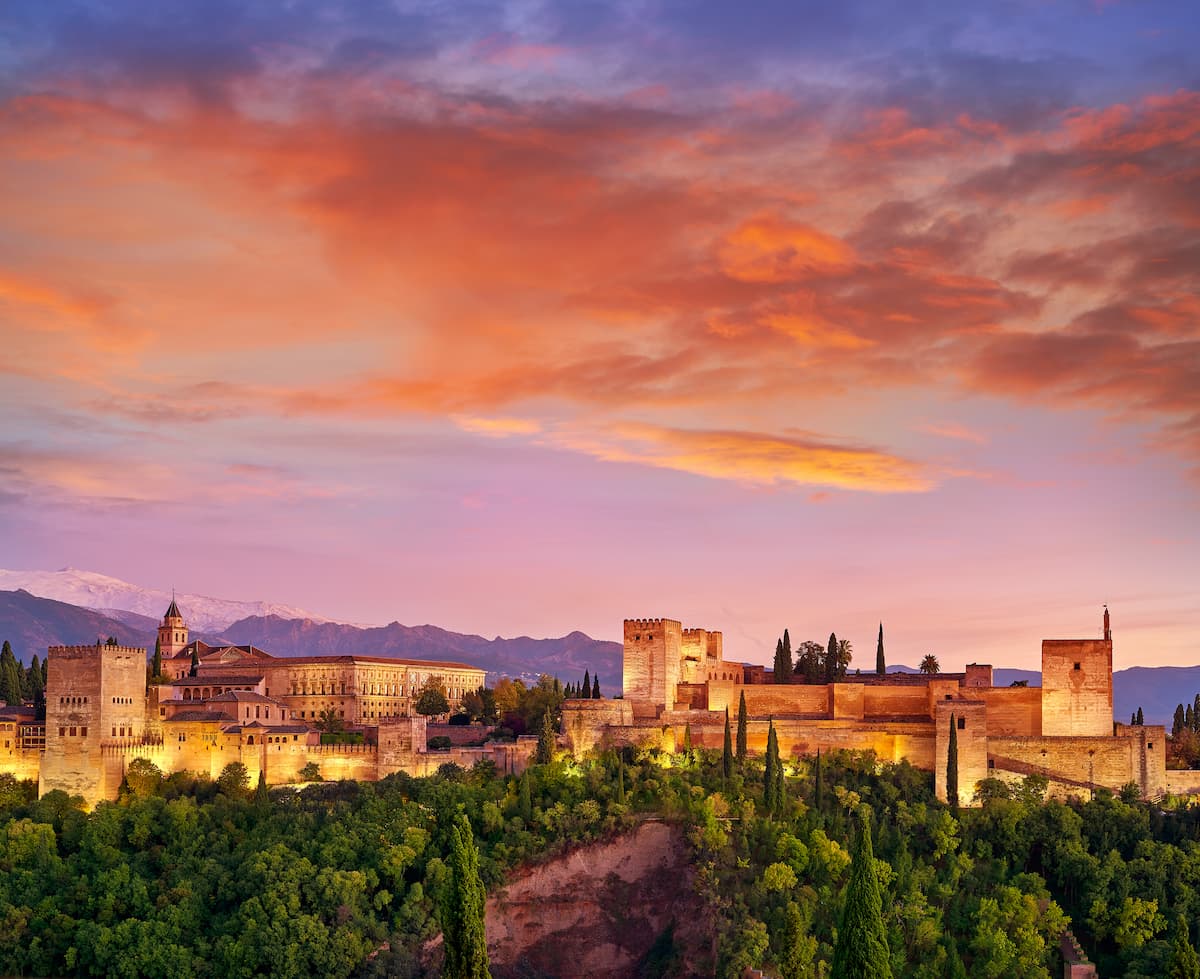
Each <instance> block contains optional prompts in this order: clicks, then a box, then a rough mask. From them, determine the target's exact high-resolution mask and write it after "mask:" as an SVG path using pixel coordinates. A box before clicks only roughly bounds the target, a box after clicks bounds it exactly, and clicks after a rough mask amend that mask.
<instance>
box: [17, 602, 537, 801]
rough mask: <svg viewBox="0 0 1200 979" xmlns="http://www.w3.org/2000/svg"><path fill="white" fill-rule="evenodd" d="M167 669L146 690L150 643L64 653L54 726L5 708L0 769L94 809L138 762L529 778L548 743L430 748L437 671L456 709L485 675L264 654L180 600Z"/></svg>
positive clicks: (55, 685) (208, 771)
mask: <svg viewBox="0 0 1200 979" xmlns="http://www.w3.org/2000/svg"><path fill="white" fill-rule="evenodd" d="M158 640H159V649H160V652H161V653H162V657H163V664H162V673H163V674H164V675H165V677H166V679H165V681H164V682H162V683H159V684H153V685H147V653H146V650H145V649H141V648H137V647H131V646H120V645H108V644H101V643H97V644H96V645H94V646H51V647H50V648H49V650H48V653H47V677H46V720H45V723H44V724H41V723H38V722H36V721H35V720H34V719H33V716H32V714H33V711H32V709H29V708H16V709H13V708H9V709H8V710H6V711H4V712H2V713H0V737H2V738H3V740H2V741H0V744H2V745H3V748H2V750H0V772H10V773H11V774H13V775H15V776H17V777H18V778H35V779H37V780H38V789H39V793H40V794H44V793H46V792H49V791H52V790H54V789H61V790H63V791H65V792H67V793H68V794H70V795H80V796H82V797H83V798H84V799H85V800H86V802H87V803H88V805H89V806H91V805H94V804H95V803H96V802H98V801H100V800H101V799H115V798H116V797H117V793H118V790H119V788H120V785H121V780H122V779H123V778H124V775H125V771H126V769H127V767H128V765H129V763H130V762H132V761H133V760H134V759H136V758H144V759H146V760H148V761H151V762H153V763H154V764H155V765H157V766H158V767H159V768H160V769H161V770H162V771H163V772H165V773H171V772H177V771H191V772H196V773H199V774H204V775H208V776H210V777H214V778H215V777H216V776H217V775H219V774H220V773H221V770H222V769H223V768H224V767H225V766H226V765H228V764H229V763H230V762H235V761H236V762H241V763H242V764H243V765H245V766H246V770H247V772H248V774H249V776H250V780H251V784H252V785H253V784H254V783H256V782H257V781H258V778H259V775H260V774H261V775H262V776H263V777H264V778H265V779H266V781H267V782H268V783H269V784H277V783H281V782H295V781H299V780H300V777H301V776H300V773H301V771H302V770H303V769H304V768H305V767H306V766H308V765H309V764H310V763H311V764H315V765H316V766H317V770H318V771H319V773H320V777H321V778H325V779H340V778H353V779H363V780H374V779H379V778H383V777H384V776H385V775H389V774H391V773H393V772H398V771H405V772H408V773H410V774H413V775H425V774H430V773H432V772H433V771H436V769H437V768H438V766H439V765H442V764H445V763H446V762H456V763H458V764H460V765H465V766H469V765H471V764H473V763H474V762H475V761H478V760H480V759H485V758H486V759H490V760H492V761H493V762H495V764H496V767H497V769H498V770H500V771H504V772H512V771H521V770H523V768H524V767H525V765H526V763H527V760H528V758H529V755H530V754H531V752H532V750H533V742H535V741H536V740H537V739H536V738H528V739H521V740H520V741H518V743H516V744H494V745H493V744H489V745H487V746H485V747H481V748H453V749H451V751H449V752H444V751H443V752H430V751H428V750H427V749H426V736H425V735H426V719H425V718H424V717H421V716H410V714H411V712H412V707H413V703H414V701H415V699H416V697H417V695H418V693H419V692H420V690H421V686H422V684H423V683H424V682H425V681H426V680H427V679H428V678H430V677H435V678H437V679H439V680H440V681H441V682H442V683H443V684H444V686H445V689H446V694H447V699H448V701H449V703H450V708H451V710H454V709H456V708H457V707H458V706H459V705H460V704H461V702H462V697H463V695H464V694H465V693H467V692H469V691H471V690H474V689H476V688H478V687H479V686H481V685H482V684H483V682H484V678H485V675H486V674H485V672H484V671H483V670H481V669H478V668H477V667H473V666H468V665H466V664H465V663H443V662H433V661H424V660H406V659H392V658H387V657H373V656H356V655H355V656H307V657H278V656H272V655H271V654H270V653H267V652H264V651H263V650H261V649H256V648H255V647H253V646H210V645H208V644H206V643H203V642H200V641H198V640H197V641H192V642H189V641H188V629H187V626H186V624H185V623H184V620H183V617H182V615H181V614H180V612H179V608H178V607H177V606H176V604H175V602H174V601H172V602H171V606H170V608H168V609H167V613H166V615H165V616H164V618H163V622H162V625H161V626H160V627H159V630H158ZM330 721H333V722H334V723H335V724H338V725H339V726H340V725H342V724H344V725H346V726H350V727H354V728H357V729H359V730H362V731H363V733H364V735H365V738H364V741H363V743H358V744H347V743H338V744H322V743H321V731H320V730H319V728H318V725H319V724H321V723H325V724H326V725H327V724H328V723H329V722H330Z"/></svg>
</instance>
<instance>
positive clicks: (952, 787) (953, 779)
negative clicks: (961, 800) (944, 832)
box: [946, 714, 958, 809]
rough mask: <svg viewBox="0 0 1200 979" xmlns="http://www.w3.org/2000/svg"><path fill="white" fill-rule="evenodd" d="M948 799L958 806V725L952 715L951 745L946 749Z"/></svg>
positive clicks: (954, 806)
mask: <svg viewBox="0 0 1200 979" xmlns="http://www.w3.org/2000/svg"><path fill="white" fill-rule="evenodd" d="M946 801H947V802H949V803H950V805H951V806H952V807H953V808H954V809H957V808H958V725H957V724H955V722H954V715H953V714H951V715H950V747H949V748H948V750H947V751H946Z"/></svg>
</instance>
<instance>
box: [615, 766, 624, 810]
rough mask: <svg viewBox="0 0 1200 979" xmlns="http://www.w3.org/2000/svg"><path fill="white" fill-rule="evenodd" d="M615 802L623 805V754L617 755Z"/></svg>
mask: <svg viewBox="0 0 1200 979" xmlns="http://www.w3.org/2000/svg"><path fill="white" fill-rule="evenodd" d="M617 802H619V803H620V804H621V805H625V756H624V755H621V754H619V755H617Z"/></svg>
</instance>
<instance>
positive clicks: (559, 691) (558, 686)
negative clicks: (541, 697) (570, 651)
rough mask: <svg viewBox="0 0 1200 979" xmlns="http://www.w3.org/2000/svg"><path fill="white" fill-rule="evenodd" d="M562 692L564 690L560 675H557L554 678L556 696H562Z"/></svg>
mask: <svg viewBox="0 0 1200 979" xmlns="http://www.w3.org/2000/svg"><path fill="white" fill-rule="evenodd" d="M562 692H563V689H562V684H561V683H559V682H558V677H555V678H554V696H556V697H561V696H562Z"/></svg>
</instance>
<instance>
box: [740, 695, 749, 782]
mask: <svg viewBox="0 0 1200 979" xmlns="http://www.w3.org/2000/svg"><path fill="white" fill-rule="evenodd" d="M747 722H748V718H747V716H746V691H745V690H743V691H742V696H741V698H740V699H739V700H738V719H737V760H738V764H741V763H742V762H744V761H745V760H746V725H747Z"/></svg>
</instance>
